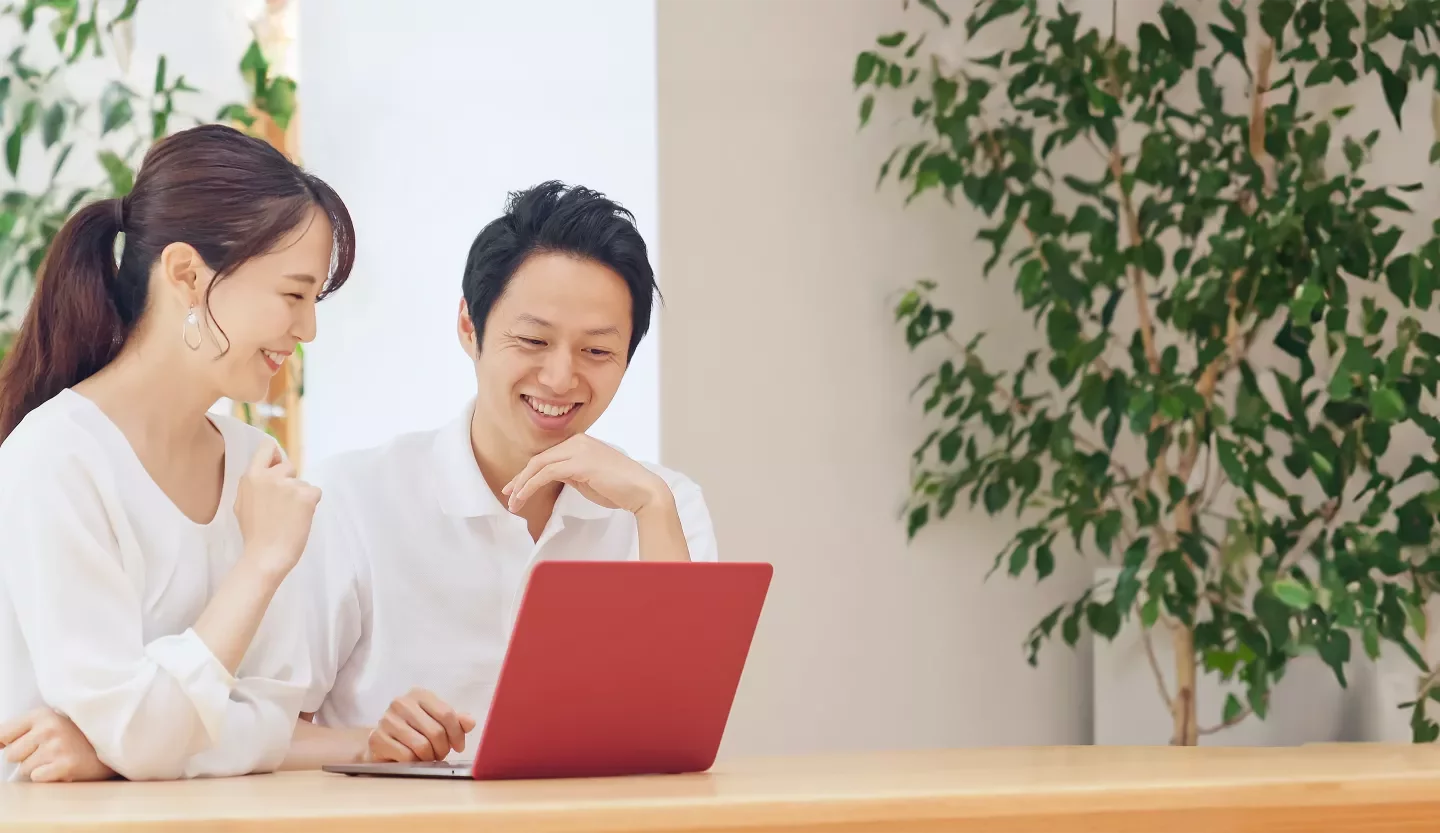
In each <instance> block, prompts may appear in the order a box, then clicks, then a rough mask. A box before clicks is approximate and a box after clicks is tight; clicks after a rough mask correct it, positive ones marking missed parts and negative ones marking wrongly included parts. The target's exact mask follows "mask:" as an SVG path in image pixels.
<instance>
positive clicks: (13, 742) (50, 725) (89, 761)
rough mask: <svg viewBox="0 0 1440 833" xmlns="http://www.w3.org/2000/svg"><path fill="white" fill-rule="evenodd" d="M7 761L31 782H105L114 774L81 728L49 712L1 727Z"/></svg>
mask: <svg viewBox="0 0 1440 833" xmlns="http://www.w3.org/2000/svg"><path fill="white" fill-rule="evenodd" d="M0 747H3V748H4V750H5V760H7V761H9V762H11V763H13V764H19V765H20V774H21V775H23V776H25V777H26V778H29V779H30V780H31V781H37V782H38V781H106V780H109V779H111V778H114V777H115V771H114V770H112V769H111V768H110V767H108V766H106V765H105V764H103V763H101V762H100V759H99V758H98V757H96V755H95V747H93V746H91V745H90V741H89V740H88V739H86V737H85V734H84V733H83V732H81V731H80V728H79V727H78V726H76V725H75V724H74V723H72V722H70V718H68V717H65V716H64V715H61V714H57V713H56V712H54V711H51V710H50V709H36V710H35V711H33V712H30V713H29V714H26V715H22V716H21V717H18V718H16V719H14V720H12V721H10V722H9V723H6V724H4V725H3V726H0Z"/></svg>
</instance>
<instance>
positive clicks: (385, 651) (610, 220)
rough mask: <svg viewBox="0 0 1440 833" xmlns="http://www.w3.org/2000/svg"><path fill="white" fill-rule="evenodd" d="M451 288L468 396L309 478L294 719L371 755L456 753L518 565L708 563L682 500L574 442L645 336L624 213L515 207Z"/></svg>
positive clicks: (558, 194) (531, 200) (638, 267)
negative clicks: (311, 721) (427, 421)
mask: <svg viewBox="0 0 1440 833" xmlns="http://www.w3.org/2000/svg"><path fill="white" fill-rule="evenodd" d="M462 286H463V290H464V301H463V303H462V304H461V305H460V310H459V321H458V330H459V337H460V345H461V347H462V349H464V350H465V352H466V353H467V354H468V355H469V356H470V358H471V359H472V360H473V362H474V365H475V381H476V386H477V396H476V397H475V399H474V400H473V401H472V402H471V403H470V404H469V405H468V406H467V407H466V408H465V410H464V412H463V413H462V414H460V415H459V416H458V418H457V419H455V420H454V421H453V422H451V423H450V424H449V425H446V426H444V427H442V428H440V429H438V430H433V431H425V432H420V433H414V434H408V435H404V436H401V437H399V438H397V439H395V440H393V441H391V442H389V443H388V444H386V445H384V446H381V447H379V448H374V449H369V450H364V451H358V452H351V453H347V454H342V455H339V456H337V457H335V458H332V459H331V460H330V461H328V462H327V463H326V464H323V465H322V466H320V467H318V468H317V469H316V471H315V472H314V476H313V478H312V479H313V480H314V482H315V483H316V484H317V485H319V486H320V487H321V488H322V489H323V491H324V494H325V499H324V500H323V501H322V502H321V509H320V510H319V512H318V513H317V517H316V528H317V529H316V534H315V535H314V536H313V537H312V545H313V548H314V549H315V550H317V551H314V552H312V553H311V554H310V555H307V557H306V558H307V559H308V558H310V556H311V555H313V556H315V558H314V560H313V563H312V564H311V565H310V569H309V572H308V575H309V577H310V580H313V581H317V582H319V583H320V589H317V590H316V591H315V597H316V598H317V599H319V598H321V597H322V596H323V597H324V598H325V599H326V600H327V601H326V604H325V605H324V607H323V609H321V606H320V605H318V604H317V606H316V612H317V613H318V614H319V616H318V618H317V621H316V623H315V628H314V637H313V638H314V639H315V641H316V642H315V650H314V651H313V652H312V653H313V654H314V656H315V660H314V662H315V668H314V669H313V671H314V675H315V681H314V685H313V687H312V692H311V696H310V698H309V703H308V705H307V710H314V711H315V712H316V715H315V716H316V722H317V723H319V724H321V725H323V726H330V727H343V728H351V729H354V728H356V727H359V731H358V732H350V733H348V734H346V733H341V734H343V735H344V736H345V737H347V738H348V739H349V741H348V742H351V743H355V744H356V745H357V746H358V745H359V744H360V743H362V742H363V744H364V747H365V751H364V753H363V755H362V757H364V758H367V759H369V760H378V761H413V760H422V761H428V760H443V759H445V758H446V756H447V755H449V754H450V753H451V751H456V752H462V751H464V749H465V734H466V733H467V732H470V731H472V730H473V729H474V728H475V726H476V724H477V721H478V720H480V719H481V718H482V717H483V713H484V711H485V710H486V709H487V708H488V706H489V702H490V697H491V693H492V691H493V689H494V686H495V682H496V679H497V676H498V674H499V670H500V663H501V661H502V659H503V657H504V654H505V648H506V644H507V641H508V637H509V632H510V627H511V625H512V623H513V621H514V617H515V615H516V613H517V605H518V603H519V601H520V598H521V596H522V594H523V589H524V585H525V580H526V577H527V575H528V574H529V570H530V568H531V566H532V565H533V564H534V563H535V562H537V561H539V560H541V559H547V558H549V559H571V560H574V559H592V560H598V559H607V560H609V559H614V560H620V559H635V558H639V559H643V560H687V559H689V560H696V561H701V560H704V561H713V560H715V559H716V558H717V553H716V543H715V537H714V532H713V529H712V527H711V522H710V516H709V513H708V510H707V509H706V506H705V501H704V499H703V497H702V496H701V493H700V489H699V487H697V486H696V485H695V484H694V483H693V482H691V481H690V480H688V479H686V478H685V477H683V476H682V475H680V474H677V473H675V472H672V471H669V470H666V469H664V468H661V467H659V466H654V465H642V464H641V463H638V462H636V461H634V460H632V459H630V458H629V457H627V456H625V455H624V454H623V453H621V452H620V451H618V450H616V449H614V448H612V447H610V446H608V445H606V444H605V443H602V442H600V441H599V440H596V439H594V438H592V437H590V436H587V435H586V434H585V431H586V430H587V429H588V428H589V427H590V426H591V425H592V424H594V422H595V420H596V419H598V418H599V417H600V415H601V414H602V413H604V412H605V408H606V407H607V406H609V404H610V402H611V400H612V399H613V398H614V396H615V392H616V390H617V389H618V388H619V387H620V381H621V379H622V378H623V377H624V375H625V369H626V367H627V365H628V363H629V361H630V359H631V358H632V357H633V356H634V355H635V349H636V347H637V346H638V345H639V344H640V340H641V339H642V338H644V336H645V332H646V330H647V329H648V328H649V322H650V311H651V304H652V297H653V295H654V294H655V283H654V275H653V272H652V270H651V267H650V264H649V260H648V255H647V251H646V246H645V242H644V240H643V239H642V238H641V237H640V234H639V232H638V231H637V230H636V229H635V226H634V225H633V217H632V216H631V215H630V214H629V212H627V211H625V210H624V209H622V208H621V207H620V206H618V205H616V204H615V203H614V202H612V201H610V200H608V199H606V198H605V197H604V196H602V195H601V194H598V193H596V192H594V191H590V190H587V189H584V188H579V187H575V188H568V187H566V186H563V185H561V184H560V183H555V182H548V183H544V184H542V185H539V186H536V187H534V188H532V189H530V190H527V191H524V192H520V193H517V194H514V195H512V196H511V198H510V201H509V203H508V204H507V207H506V210H505V214H504V215H503V216H501V217H500V218H498V219H496V220H495V221H493V222H491V223H490V224H489V225H488V226H486V227H485V228H484V229H483V230H482V231H481V232H480V234H479V236H478V237H477V238H476V239H475V241H474V243H473V245H472V246H471V249H470V255H469V258H468V260H467V261H466V264H465V275H464V280H463V282H462ZM367 730H368V731H367ZM325 734H329V735H330V736H332V737H333V736H334V734H333V733H325ZM304 736H305V733H303V732H302V733H301V734H300V735H297V741H300V740H301V739H302V738H303V737H304Z"/></svg>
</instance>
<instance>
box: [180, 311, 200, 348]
mask: <svg viewBox="0 0 1440 833" xmlns="http://www.w3.org/2000/svg"><path fill="white" fill-rule="evenodd" d="M192 327H193V328H194V330H195V338H194V342H195V343H194V344H191V343H190V342H191V338H190V330H191V328H192ZM180 338H181V339H182V340H183V341H184V342H185V346H186V347H189V348H190V349H191V350H199V349H200V344H201V342H202V341H203V337H202V336H201V334H200V318H199V316H197V315H196V314H195V308H194V307H191V308H190V314H189V315H187V316H185V323H183V324H181V325H180Z"/></svg>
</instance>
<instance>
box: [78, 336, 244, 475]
mask: <svg viewBox="0 0 1440 833" xmlns="http://www.w3.org/2000/svg"><path fill="white" fill-rule="evenodd" d="M136 335H137V336H138V335H139V334H138V333H137V334H136ZM188 365H189V362H186V361H184V357H182V356H178V355H176V354H175V353H174V351H170V350H166V349H165V348H164V346H163V345H159V344H155V343H153V341H152V340H151V339H146V338H142V337H132V339H131V341H130V343H129V344H127V345H126V346H125V347H124V348H122V349H121V351H120V354H119V355H118V356H116V357H115V360H114V361H112V362H110V364H108V365H106V366H105V367H104V368H102V369H101V370H100V371H99V372H98V373H96V374H95V375H94V376H91V377H90V378H88V379H86V380H84V381H83V382H80V383H79V384H77V385H76V386H75V391H76V392H77V393H80V394H82V395H84V396H85V397H86V398H88V399H90V400H91V401H93V402H95V404H96V405H98V406H99V407H100V409H101V410H103V411H105V413H106V415H107V416H109V417H110V418H111V420H112V421H114V422H115V424H116V425H118V426H119V427H120V429H121V430H122V431H123V432H124V433H125V434H126V435H127V437H129V438H130V440H131V442H132V443H136V444H137V445H145V446H150V445H152V444H159V445H161V446H164V445H176V444H178V445H181V446H182V447H183V446H184V445H185V444H186V443H188V442H189V441H191V440H194V439H197V438H199V437H202V436H203V435H204V434H206V433H208V432H210V431H213V427H212V426H211V424H210V422H209V420H208V419H206V417H205V413H206V412H207V411H209V410H210V408H211V406H213V405H214V404H215V402H216V401H217V400H218V399H219V398H220V397H219V395H218V393H217V392H216V391H215V390H214V389H213V388H211V387H210V386H209V385H208V384H206V383H204V382H202V381H201V380H199V379H198V378H196V376H195V374H194V373H193V372H191V371H188V370H187V366H188Z"/></svg>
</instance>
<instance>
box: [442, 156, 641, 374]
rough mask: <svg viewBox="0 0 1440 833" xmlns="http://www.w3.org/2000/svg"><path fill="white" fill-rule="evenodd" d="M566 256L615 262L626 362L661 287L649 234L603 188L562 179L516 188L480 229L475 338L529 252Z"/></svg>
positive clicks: (467, 287) (472, 276)
mask: <svg viewBox="0 0 1440 833" xmlns="http://www.w3.org/2000/svg"><path fill="white" fill-rule="evenodd" d="M551 253H553V254H564V255H570V256H572V257H577V258H582V259H584V260H589V261H593V262H595V263H598V264H600V265H602V266H605V267H607V268H609V269H610V270H611V271H613V272H615V273H616V274H617V275H619V276H620V277H621V278H623V279H624V281H625V285H626V286H627V287H628V288H629V289H630V312H631V322H630V323H631V333H630V350H629V352H628V354H627V355H626V361H627V362H628V361H629V360H630V359H632V358H634V357H635V348H636V347H638V346H639V345H640V339H642V338H644V337H645V333H646V332H647V331H648V330H649V329H650V310H651V306H652V303H653V297H654V295H656V294H657V293H658V291H659V290H658V288H657V287H656V285H655V272H654V270H653V269H651V267H650V258H649V255H648V253H647V252H646V249H645V240H644V238H642V237H641V236H640V232H639V230H638V229H636V228H635V215H633V214H631V213H630V212H629V211H628V210H627V209H625V208H623V207H621V206H620V205H619V204H618V203H616V202H614V201H613V200H610V199H608V198H606V196H605V195H604V194H601V193H599V192H597V191H592V190H590V189H589V188H583V187H581V186H578V185H577V186H573V187H572V186H567V185H565V184H564V183H561V182H555V181H553V180H552V181H550V182H542V183H540V184H539V185H536V186H535V187H533V188H529V189H527V190H524V191H515V192H512V193H511V194H510V196H509V199H508V200H507V201H506V203H505V213H504V214H503V215H501V216H500V217H498V218H496V219H495V220H492V221H491V222H490V224H489V225H487V226H485V228H483V229H481V230H480V234H479V235H478V236H477V237H476V238H475V242H474V243H472V244H471V245H470V256H469V257H468V258H466V260H465V279H464V282H463V284H462V286H463V288H464V292H465V306H466V307H467V308H468V309H469V311H470V320H471V321H473V322H474V323H475V335H476V339H477V344H478V342H479V340H480V339H483V338H484V335H485V321H486V319H487V318H488V317H489V315H490V310H491V308H492V307H494V306H495V302H496V301H498V300H499V299H500V296H501V295H503V294H504V293H505V287H506V286H508V285H509V283H510V279H511V278H513V277H514V276H515V272H516V271H517V270H519V268H520V266H521V264H523V263H524V262H525V260H526V259H527V258H529V257H530V256H532V255H537V254H551Z"/></svg>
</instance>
